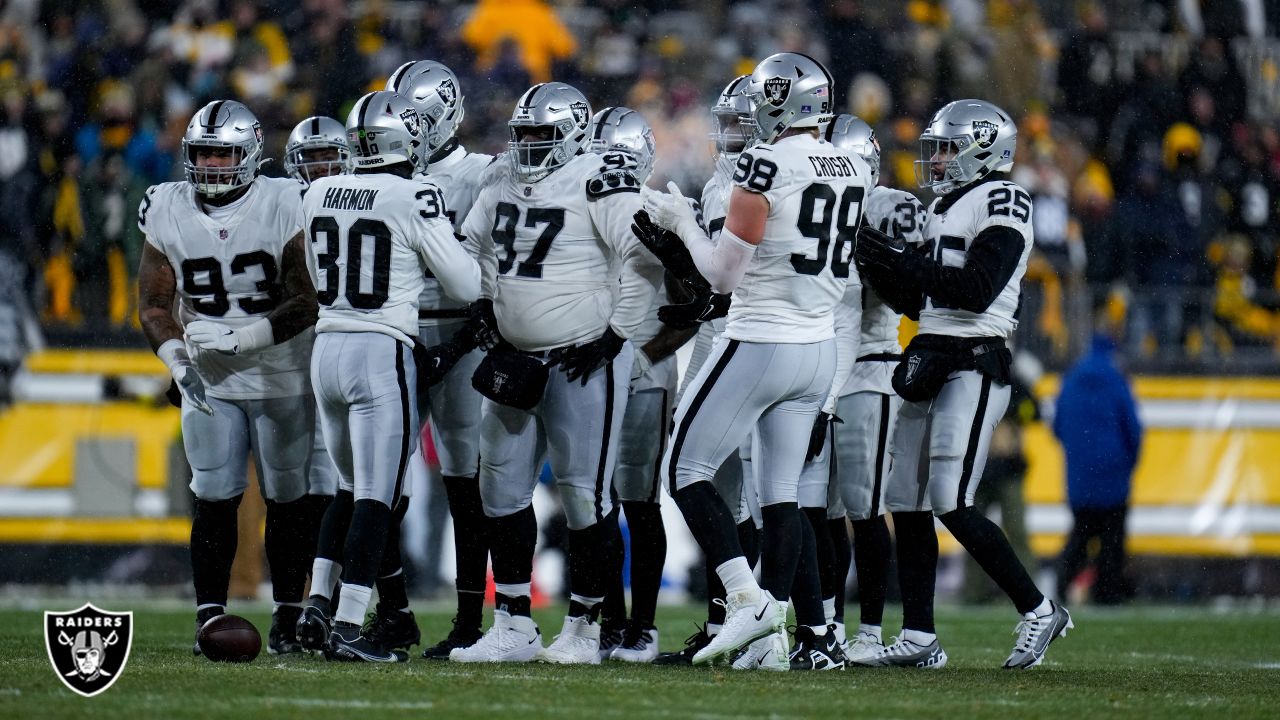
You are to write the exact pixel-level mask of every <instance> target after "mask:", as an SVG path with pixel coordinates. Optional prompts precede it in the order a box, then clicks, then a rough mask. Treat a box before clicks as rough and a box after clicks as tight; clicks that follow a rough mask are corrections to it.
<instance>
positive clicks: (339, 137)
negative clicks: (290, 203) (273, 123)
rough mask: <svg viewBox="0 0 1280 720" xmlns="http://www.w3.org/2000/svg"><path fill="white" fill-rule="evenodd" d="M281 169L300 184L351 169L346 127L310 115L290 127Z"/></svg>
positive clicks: (336, 122) (309, 182) (327, 119)
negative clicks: (291, 128)
mask: <svg viewBox="0 0 1280 720" xmlns="http://www.w3.org/2000/svg"><path fill="white" fill-rule="evenodd" d="M284 169H285V172H287V173H289V176H290V177H292V178H293V179H294V180H297V181H298V182H300V183H302V184H303V186H304V187H305V186H309V185H311V182H312V181H313V180H318V179H320V178H322V177H331V176H333V175H342V174H343V173H346V172H348V171H349V170H350V169H351V148H350V146H348V145H347V130H346V128H344V127H343V126H342V123H340V122H338V121H337V120H334V119H333V118H330V117H322V116H319V115H313V116H312V117H309V118H306V119H305V120H303V121H302V122H300V123H298V124H297V125H295V126H294V127H293V130H292V131H290V132H289V139H288V140H287V141H285V145H284Z"/></svg>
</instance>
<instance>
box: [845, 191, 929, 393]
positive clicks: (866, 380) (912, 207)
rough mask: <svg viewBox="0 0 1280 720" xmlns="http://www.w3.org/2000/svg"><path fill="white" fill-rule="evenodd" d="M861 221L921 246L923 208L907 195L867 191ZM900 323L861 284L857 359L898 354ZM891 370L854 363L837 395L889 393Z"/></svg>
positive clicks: (882, 365) (867, 285)
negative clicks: (862, 392) (864, 392)
mask: <svg viewBox="0 0 1280 720" xmlns="http://www.w3.org/2000/svg"><path fill="white" fill-rule="evenodd" d="M864 220H865V222H866V224H867V225H870V226H871V227H873V228H876V229H877V230H880V231H881V232H883V233H886V234H888V235H890V236H892V237H900V238H903V239H904V240H906V241H907V243H908V244H909V245H921V244H923V242H924V236H923V234H922V233H923V230H924V221H925V209H924V205H923V204H921V203H920V200H919V199H918V198H916V196H915V195H912V194H911V193H909V192H906V191H903V190H895V189H893V188H887V187H881V186H876V187H873V188H871V192H869V193H867V207H866V213H865V215H864ZM901 321H902V315H900V314H898V313H897V312H895V311H894V309H893V308H891V307H889V306H888V305H887V304H885V302H884V300H881V299H880V296H879V295H877V294H876V291H875V289H874V288H872V287H871V285H870V283H863V285H862V323H861V324H862V327H861V330H860V338H859V343H858V357H867V356H869V355H884V354H890V355H894V354H898V353H901V352H902V346H901V345H900V344H899V342H898V325H899V324H900V323H901ZM894 366H895V363H893V362H862V363H856V364H855V365H854V366H853V369H852V370H851V371H850V375H849V378H848V380H847V381H846V382H845V384H844V388H843V389H842V390H841V391H840V394H841V395H848V394H850V393H854V392H861V391H872V392H880V393H892V392H893V385H892V380H893V369H894Z"/></svg>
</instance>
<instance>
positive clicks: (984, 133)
mask: <svg viewBox="0 0 1280 720" xmlns="http://www.w3.org/2000/svg"><path fill="white" fill-rule="evenodd" d="M996 131H997V128H996V124H995V123H993V122H990V121H988V120H974V121H973V139H974V140H975V141H976V142H977V143H978V147H980V148H989V147H991V143H993V142H995V141H996Z"/></svg>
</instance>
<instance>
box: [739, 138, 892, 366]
mask: <svg viewBox="0 0 1280 720" xmlns="http://www.w3.org/2000/svg"><path fill="white" fill-rule="evenodd" d="M870 178H871V170H870V168H868V167H867V164H866V162H865V161H864V160H862V158H859V157H854V156H850V155H846V154H845V153H844V151H842V150H839V149H837V148H836V147H835V146H834V145H832V144H831V143H828V142H826V141H824V140H819V139H817V138H814V137H812V136H811V135H808V134H801V135H794V136H791V137H787V138H783V139H782V140H779V141H777V142H775V143H774V144H772V145H759V146H756V147H753V148H751V149H750V150H747V151H745V152H743V153H742V155H740V156H739V157H738V163H737V171H736V172H735V173H734V175H733V184H734V185H737V186H739V187H742V188H745V189H747V190H750V191H752V192H756V193H760V194H762V195H763V196H764V197H765V199H766V200H768V202H769V205H770V211H769V219H768V221H767V222H766V224H765V229H764V239H763V240H762V241H761V242H760V245H759V246H758V247H757V248H756V253H755V258H754V260H753V261H752V263H751V265H750V267H749V268H748V269H747V273H746V275H745V276H744V277H743V279H742V282H741V283H740V284H739V285H738V287H737V289H736V290H734V292H733V304H732V305H731V306H730V307H729V315H728V319H727V322H726V324H725V336H726V337H728V338H731V339H734V340H744V341H747V342H768V343H812V342H820V341H822V340H827V339H829V338H832V337H834V335H835V325H834V320H833V318H832V308H833V307H834V306H835V304H836V303H837V302H839V301H840V298H841V296H842V295H843V294H844V290H845V285H846V283H847V281H848V278H849V272H850V263H851V258H852V254H853V242H854V237H855V234H856V233H857V229H858V224H859V223H860V222H861V219H862V212H863V202H864V198H865V195H866V190H867V185H868V183H869V182H870Z"/></svg>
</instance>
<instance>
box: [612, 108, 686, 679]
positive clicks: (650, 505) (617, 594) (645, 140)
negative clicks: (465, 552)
mask: <svg viewBox="0 0 1280 720" xmlns="http://www.w3.org/2000/svg"><path fill="white" fill-rule="evenodd" d="M590 149H591V151H592V152H594V153H596V154H597V155H600V156H601V157H602V158H603V159H604V167H603V168H602V169H605V170H608V169H614V168H625V169H628V170H630V171H631V173H632V175H634V176H635V179H636V181H637V182H639V183H640V184H641V185H642V186H643V185H644V183H645V181H646V180H648V178H649V174H650V173H651V172H652V171H653V164H654V161H655V160H656V157H655V154H654V151H655V144H654V139H653V130H652V129H650V127H649V123H648V122H646V121H645V119H644V118H643V117H642V116H641V115H640V113H638V112H636V111H634V110H631V109H628V108H625V107H608V108H605V109H603V110H601V111H600V112H598V113H596V115H595V117H593V118H592V119H591V146H590ZM668 285H669V286H671V287H674V288H676V289H677V291H679V288H680V287H681V286H680V285H679V284H678V281H676V280H675V279H674V278H672V277H669V278H668ZM666 299H667V293H666V291H665V290H664V289H660V290H659V291H658V293H657V296H656V298H655V303H657V304H661V303H665V302H666ZM656 310H657V308H656V307H655V309H654V311H651V312H650V313H649V314H648V315H647V316H646V317H645V321H644V324H643V325H641V326H640V329H638V330H637V331H636V333H635V335H633V336H632V338H631V343H632V346H633V348H634V353H635V361H634V362H633V364H632V367H631V390H630V394H629V396H628V397H627V410H626V412H625V413H624V414H623V417H622V436H621V437H620V438H619V442H618V462H617V466H616V468H615V469H614V471H613V490H614V493H615V494H616V496H617V498H618V500H619V501H621V502H622V510H623V512H624V513H625V515H626V518H627V528H628V531H629V532H630V537H631V603H632V605H631V619H630V620H629V621H628V620H627V612H626V611H627V608H626V598H625V596H624V593H623V588H622V563H623V559H624V555H623V552H622V551H623V548H622V547H621V546H618V548H617V556H616V558H615V568H616V575H615V577H616V582H615V583H613V585H612V587H610V588H609V592H608V593H607V594H606V595H605V601H604V607H603V609H602V611H601V620H600V655H601V659H605V658H609V657H612V658H613V659H615V660H623V661H627V662H652V661H653V659H654V658H656V657H657V656H658V630H657V627H656V626H655V625H654V616H655V614H656V611H657V604H658V590H659V588H660V587H661V586H662V566H663V563H664V562H665V560H666V557H667V535H666V528H665V527H664V526H663V523H662V507H661V505H660V504H659V502H658V489H659V488H658V461H659V460H660V459H661V458H662V448H663V445H664V443H665V442H666V440H667V436H668V435H669V428H668V422H669V421H670V419H671V403H672V399H673V397H674V395H675V392H676V375H677V372H678V368H677V367H676V357H675V352H676V350H678V349H679V348H680V347H681V346H682V345H684V344H685V343H686V342H687V341H688V340H689V338H691V337H693V333H694V332H695V330H694V328H693V327H685V328H675V327H672V326H670V325H666V324H664V323H663V322H662V321H661V320H660V319H659V318H658V313H657V311H656Z"/></svg>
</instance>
